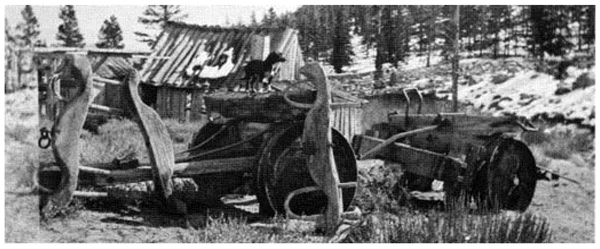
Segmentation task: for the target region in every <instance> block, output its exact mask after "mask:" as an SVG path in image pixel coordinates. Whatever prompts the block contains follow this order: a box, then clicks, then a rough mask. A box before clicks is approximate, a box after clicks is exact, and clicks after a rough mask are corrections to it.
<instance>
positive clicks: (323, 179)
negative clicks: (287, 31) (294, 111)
mask: <svg viewBox="0 0 600 249" xmlns="http://www.w3.org/2000/svg"><path fill="white" fill-rule="evenodd" d="M300 73H301V74H303V75H305V76H306V77H307V78H308V79H309V80H310V81H312V82H313V84H314V85H315V87H316V89H317V99H316V101H315V103H314V105H313V107H312V109H310V111H309V112H308V114H307V115H306V120H305V122H304V132H303V134H302V142H303V146H304V149H305V151H306V152H307V153H308V154H309V160H308V169H309V172H310V175H311V177H312V178H313V180H314V181H315V183H316V184H317V185H318V186H319V187H320V188H321V189H322V190H323V192H325V195H327V210H326V211H325V220H324V221H325V224H324V225H325V231H326V232H327V233H329V234H334V233H335V230H336V228H337V226H338V225H339V224H340V221H341V214H342V211H343V206H342V194H341V190H340V188H339V184H340V179H339V176H338V172H337V168H336V165H335V160H334V157H333V148H332V133H331V118H332V117H331V116H332V113H331V108H330V105H331V86H330V85H329V83H328V82H327V78H326V76H325V71H324V70H323V67H321V66H320V65H319V64H318V63H316V62H314V63H310V64H307V65H306V66H304V67H302V68H301V69H300Z"/></svg>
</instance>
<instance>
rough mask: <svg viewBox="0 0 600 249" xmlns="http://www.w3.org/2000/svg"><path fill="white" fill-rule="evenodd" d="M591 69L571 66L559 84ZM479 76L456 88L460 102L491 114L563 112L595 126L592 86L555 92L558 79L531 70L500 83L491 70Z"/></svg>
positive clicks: (566, 115)
mask: <svg viewBox="0 0 600 249" xmlns="http://www.w3.org/2000/svg"><path fill="white" fill-rule="evenodd" d="M594 69H595V67H593V68H591V69H589V71H588V70H586V69H571V70H570V72H569V77H568V78H567V79H565V80H564V81H563V82H562V84H569V83H572V82H573V81H575V79H576V78H577V77H579V76H580V75H581V74H583V73H586V72H592V73H593V71H594ZM480 77H481V78H482V79H483V81H482V82H479V83H477V84H474V85H471V86H466V85H465V86H460V87H459V90H458V97H459V99H460V100H461V101H463V102H466V103H471V104H473V105H474V107H476V108H478V109H481V110H482V111H485V112H491V113H492V114H493V115H503V113H517V114H518V115H523V116H526V117H529V118H531V117H534V116H537V115H540V114H547V115H548V116H549V117H555V116H556V115H564V117H565V118H566V119H569V120H581V121H582V124H586V125H592V126H593V125H594V119H595V118H594V116H595V115H594V94H595V85H592V86H589V87H587V88H579V89H575V90H573V91H571V92H569V93H566V94H563V95H556V94H555V92H556V89H557V88H558V85H559V84H561V82H560V81H559V80H556V79H555V78H554V76H552V75H548V74H543V73H538V72H535V71H533V70H525V71H521V72H517V73H515V75H514V77H512V78H510V79H508V80H507V81H505V82H503V83H500V84H494V83H492V82H491V78H492V73H491V72H489V73H485V74H484V75H481V76H480Z"/></svg>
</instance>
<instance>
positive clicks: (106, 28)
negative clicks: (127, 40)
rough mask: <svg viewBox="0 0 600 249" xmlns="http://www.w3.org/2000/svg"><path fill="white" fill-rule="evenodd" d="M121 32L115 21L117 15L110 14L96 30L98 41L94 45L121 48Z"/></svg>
mask: <svg viewBox="0 0 600 249" xmlns="http://www.w3.org/2000/svg"><path fill="white" fill-rule="evenodd" d="M122 42H123V32H122V31H121V26H119V22H117V17H115V16H114V15H112V16H110V19H108V20H104V24H102V27H100V31H99V32H98V42H97V43H96V47H99V48H123V47H125V45H123V43H122Z"/></svg>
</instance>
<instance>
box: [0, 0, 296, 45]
mask: <svg viewBox="0 0 600 249" xmlns="http://www.w3.org/2000/svg"><path fill="white" fill-rule="evenodd" d="M146 6H147V5H75V6H74V7H75V15H76V16H77V20H78V22H79V28H80V31H81V33H82V35H83V37H84V42H85V43H86V46H93V45H94V44H95V43H96V42H97V41H98V31H99V30H100V27H101V25H102V23H103V22H104V20H105V19H108V18H109V17H110V16H111V15H115V16H116V17H117V20H118V22H119V24H120V25H121V29H122V30H123V39H124V44H125V48H127V49H147V46H146V45H145V44H143V43H139V42H137V39H136V36H135V35H134V32H135V31H141V30H143V29H144V26H143V25H141V24H140V23H138V21H137V20H138V17H139V16H141V15H142V12H143V11H144V9H145V8H146ZM23 7H24V5H8V6H4V8H5V9H4V13H5V17H6V20H7V22H8V24H9V25H10V26H11V27H12V28H13V30H14V27H15V26H16V25H17V23H19V22H21V21H22V20H23V18H22V17H21V10H22V9H23ZM59 7H60V6H59V5H33V6H32V8H33V12H34V13H35V15H36V16H37V18H38V22H39V24H40V31H41V33H40V36H39V38H40V39H42V40H46V42H47V43H48V45H50V44H54V43H56V42H57V41H56V33H57V31H58V25H60V23H61V20H60V19H59V18H58V14H59ZM269 7H273V8H274V9H275V12H277V13H278V14H280V13H283V12H286V11H294V10H295V9H297V8H298V7H299V6H298V5H260V6H256V5H255V6H251V5H247V6H243V5H208V6H190V5H184V6H182V8H181V9H182V10H183V12H184V13H187V14H188V18H187V19H185V22H187V23H195V24H200V25H204V24H206V25H221V26H223V25H224V24H225V22H226V19H229V22H230V23H232V24H235V23H237V22H238V20H241V21H242V23H244V24H248V23H250V16H251V14H252V11H255V12H256V17H257V19H258V21H260V20H261V19H262V16H263V14H264V13H265V12H266V11H267V10H268V9H269Z"/></svg>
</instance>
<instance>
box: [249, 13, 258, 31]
mask: <svg viewBox="0 0 600 249" xmlns="http://www.w3.org/2000/svg"><path fill="white" fill-rule="evenodd" d="M250 27H252V28H256V27H258V20H256V12H255V11H252V14H251V15H250Z"/></svg>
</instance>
